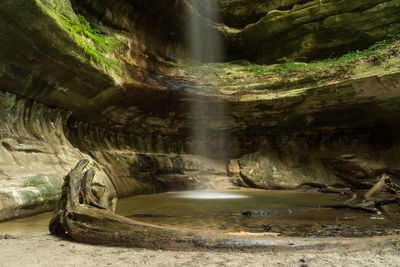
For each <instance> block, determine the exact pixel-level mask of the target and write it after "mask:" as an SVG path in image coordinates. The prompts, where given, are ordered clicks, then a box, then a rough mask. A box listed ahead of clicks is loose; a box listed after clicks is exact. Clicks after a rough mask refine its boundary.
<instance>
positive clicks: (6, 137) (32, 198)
mask: <svg viewBox="0 0 400 267" xmlns="http://www.w3.org/2000/svg"><path fill="white" fill-rule="evenodd" d="M69 114H70V112H68V111H66V110H63V109H60V108H51V107H49V106H46V105H44V104H40V103H37V102H35V101H32V100H27V99H25V98H21V97H17V96H15V95H12V94H10V93H4V92H1V93H0V123H1V129H0V142H1V145H0V185H1V187H0V200H1V201H0V221H2V220H5V219H9V218H12V217H20V216H28V215H32V214H35V213H37V212H43V211H47V210H50V209H52V208H53V207H54V204H55V203H56V201H57V200H58V199H59V197H60V194H61V187H60V186H61V185H62V183H63V181H62V179H60V177H62V175H65V173H68V172H69V170H70V169H71V168H72V167H73V165H74V164H76V163H75V162H76V161H77V160H80V159H84V158H87V156H86V155H84V154H82V152H80V151H79V150H78V149H76V148H74V147H73V146H72V145H71V144H70V142H69V141H68V140H67V139H66V137H65V135H64V127H65V123H66V120H67V118H68V116H69ZM94 168H95V169H97V170H98V171H99V173H98V175H97V176H96V178H95V180H96V183H98V184H102V185H105V186H107V187H110V189H111V191H110V192H111V194H112V195H115V194H116V193H115V190H114V189H113V186H112V184H111V181H110V180H109V178H108V177H107V175H106V174H105V173H104V172H102V171H101V168H100V166H99V165H98V164H94Z"/></svg>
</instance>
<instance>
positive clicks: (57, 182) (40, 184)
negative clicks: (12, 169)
mask: <svg viewBox="0 0 400 267" xmlns="http://www.w3.org/2000/svg"><path fill="white" fill-rule="evenodd" d="M62 183H63V182H62V179H60V178H59V177H56V176H54V175H50V174H37V175H35V176H32V177H30V178H28V179H27V180H26V181H25V183H24V187H36V188H37V189H38V190H39V192H40V195H41V197H42V198H43V200H54V199H57V198H58V197H59V195H60V193H61V186H62Z"/></svg>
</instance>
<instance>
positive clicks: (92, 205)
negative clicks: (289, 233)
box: [49, 160, 287, 249]
mask: <svg viewBox="0 0 400 267" xmlns="http://www.w3.org/2000/svg"><path fill="white" fill-rule="evenodd" d="M88 163H89V162H88V161H87V160H82V161H80V162H79V163H78V164H77V166H76V167H75V168H74V169H73V170H72V171H71V172H70V173H69V174H68V175H67V176H66V177H65V178H64V180H65V182H64V185H63V188H62V196H61V198H60V200H59V202H58V204H57V207H56V210H55V213H54V217H53V218H52V220H51V222H50V225H49V229H50V232H51V234H53V235H61V236H69V237H71V238H72V239H74V240H77V241H80V242H85V243H91V244H104V245H113V246H138V247H146V248H156V249H159V248H164V249H191V248H262V247H269V246H271V245H272V244H274V246H277V245H278V246H279V244H280V243H279V242H281V243H282V244H281V245H282V246H287V244H286V243H284V242H283V241H271V239H270V238H271V237H270V236H268V235H265V236H259V235H257V236H254V235H251V234H240V235H238V234H217V233H212V234H211V233H206V232H192V231H185V230H179V229H173V228H166V227H161V226H155V225H151V224H146V223H143V222H139V221H135V220H131V219H128V218H125V217H122V216H119V215H117V214H115V213H114V212H113V210H112V207H111V206H112V205H111V204H112V203H113V201H114V200H113V199H108V196H107V190H105V191H104V194H103V195H102V196H95V195H94V194H93V193H92V189H91V183H92V181H93V177H94V175H95V173H94V171H93V170H92V169H89V170H87V171H85V168H86V167H87V166H88Z"/></svg>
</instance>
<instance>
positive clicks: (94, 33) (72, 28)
mask: <svg viewBox="0 0 400 267" xmlns="http://www.w3.org/2000/svg"><path fill="white" fill-rule="evenodd" d="M55 15H56V17H57V18H58V21H59V22H60V23H61V24H62V25H63V26H64V27H65V28H66V29H67V30H68V31H69V33H70V34H72V36H73V37H74V39H75V40H76V41H77V42H78V43H79V45H80V46H81V47H82V48H83V49H84V50H85V52H86V54H87V55H89V56H90V57H91V58H92V59H93V60H94V61H96V62H98V63H101V64H103V65H104V66H105V67H106V68H107V69H111V68H112V67H111V66H112V65H114V64H115V63H116V60H115V59H112V58H110V57H108V56H106V55H104V54H107V53H109V52H110V50H111V47H112V46H115V45H116V43H115V42H113V41H111V40H110V39H109V38H108V37H106V36H105V35H104V34H102V33H101V32H100V31H99V30H98V29H94V28H92V26H91V25H90V23H89V22H88V21H87V20H86V19H85V17H83V16H82V15H80V14H77V19H71V18H70V17H69V16H68V15H67V14H66V13H65V12H62V11H60V12H58V13H56V14H55Z"/></svg>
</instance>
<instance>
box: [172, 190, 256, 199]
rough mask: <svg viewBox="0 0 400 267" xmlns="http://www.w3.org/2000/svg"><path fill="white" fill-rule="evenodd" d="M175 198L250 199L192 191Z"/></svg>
mask: <svg viewBox="0 0 400 267" xmlns="http://www.w3.org/2000/svg"><path fill="white" fill-rule="evenodd" d="M175 197H180V198H192V199H236V198H249V197H250V196H248V195H241V194H233V193H226V192H209V191H208V192H202V191H192V192H184V193H181V194H176V195H175Z"/></svg>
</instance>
